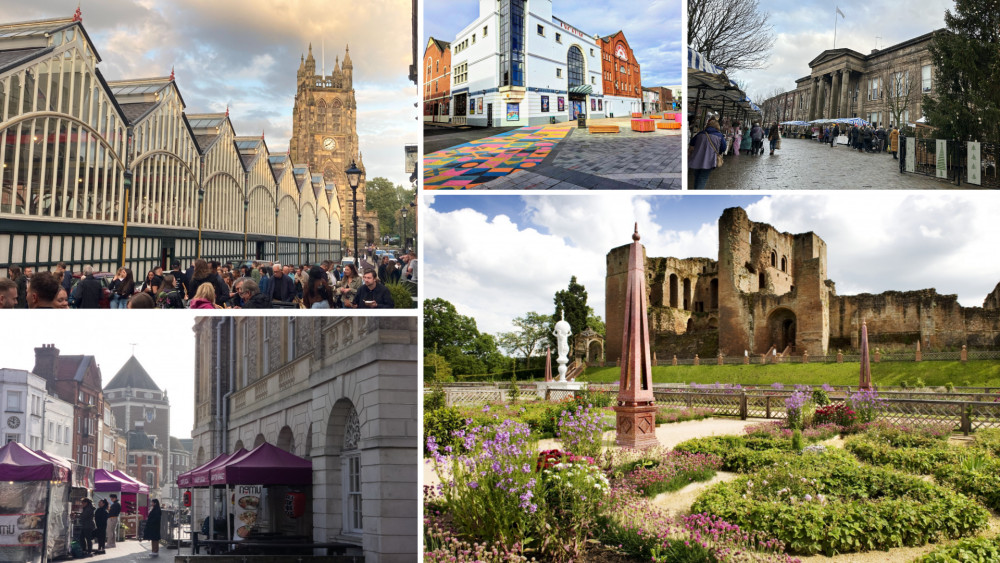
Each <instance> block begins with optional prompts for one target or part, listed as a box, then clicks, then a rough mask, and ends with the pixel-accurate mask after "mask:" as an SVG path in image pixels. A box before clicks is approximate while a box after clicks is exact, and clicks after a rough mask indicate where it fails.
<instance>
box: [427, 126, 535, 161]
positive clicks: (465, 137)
mask: <svg viewBox="0 0 1000 563" xmlns="http://www.w3.org/2000/svg"><path fill="white" fill-rule="evenodd" d="M514 129H517V127H444V126H440V125H436V126H435V125H426V124H425V125H424V154H430V153H432V152H437V151H441V150H445V149H449V148H451V147H454V146H457V145H461V144H464V143H468V142H471V141H475V140H477V139H482V138H484V137H493V136H494V135H499V134H501V133H506V132H508V131H513V130H514Z"/></svg>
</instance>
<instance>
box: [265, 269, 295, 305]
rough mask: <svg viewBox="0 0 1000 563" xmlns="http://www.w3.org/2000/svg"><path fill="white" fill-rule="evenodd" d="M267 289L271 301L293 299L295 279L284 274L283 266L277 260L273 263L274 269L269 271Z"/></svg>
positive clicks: (289, 301)
mask: <svg viewBox="0 0 1000 563" xmlns="http://www.w3.org/2000/svg"><path fill="white" fill-rule="evenodd" d="M289 270H291V268H289ZM268 290H269V292H270V295H268V297H269V298H271V300H273V301H285V302H288V303H291V302H292V300H293V299H295V281H294V280H292V278H291V276H289V275H287V274H286V272H285V268H284V267H282V265H281V264H279V263H277V262H275V264H274V271H273V272H271V284H270V286H269V288H268Z"/></svg>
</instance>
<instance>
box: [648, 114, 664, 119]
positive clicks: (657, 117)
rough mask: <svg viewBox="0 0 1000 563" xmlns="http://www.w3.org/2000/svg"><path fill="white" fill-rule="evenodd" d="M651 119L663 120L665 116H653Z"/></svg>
mask: <svg viewBox="0 0 1000 563" xmlns="http://www.w3.org/2000/svg"><path fill="white" fill-rule="evenodd" d="M649 118H650V119H663V116H662V115H651V116H649Z"/></svg>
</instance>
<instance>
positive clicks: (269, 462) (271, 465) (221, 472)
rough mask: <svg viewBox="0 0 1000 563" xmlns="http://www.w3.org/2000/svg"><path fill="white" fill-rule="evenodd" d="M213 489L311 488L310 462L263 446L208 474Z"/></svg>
mask: <svg viewBox="0 0 1000 563" xmlns="http://www.w3.org/2000/svg"><path fill="white" fill-rule="evenodd" d="M211 480H212V484H213V485H311V484H312V462H311V461H309V460H308V459H302V458H301V457H299V456H297V455H295V454H290V453H288V452H286V451H285V450H283V449H281V448H279V447H277V446H272V445H271V444H268V443H267V442H265V443H263V444H261V445H259V446H257V447H256V448H254V449H252V450H250V451H249V452H246V453H245V454H243V455H241V456H238V457H234V458H232V459H230V460H229V461H228V462H226V463H224V464H220V465H217V466H216V467H215V468H213V469H212V470H211Z"/></svg>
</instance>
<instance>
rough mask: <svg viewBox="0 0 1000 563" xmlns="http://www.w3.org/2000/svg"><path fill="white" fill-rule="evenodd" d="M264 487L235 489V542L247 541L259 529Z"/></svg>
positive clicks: (237, 486)
mask: <svg viewBox="0 0 1000 563" xmlns="http://www.w3.org/2000/svg"><path fill="white" fill-rule="evenodd" d="M263 491H264V487H263V485H236V486H235V487H234V488H233V528H235V529H234V530H233V541H241V540H244V539H246V537H247V536H249V535H250V532H252V531H253V530H254V529H255V528H256V527H257V516H258V514H259V510H258V509H259V508H260V503H261V496H262V494H263Z"/></svg>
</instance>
